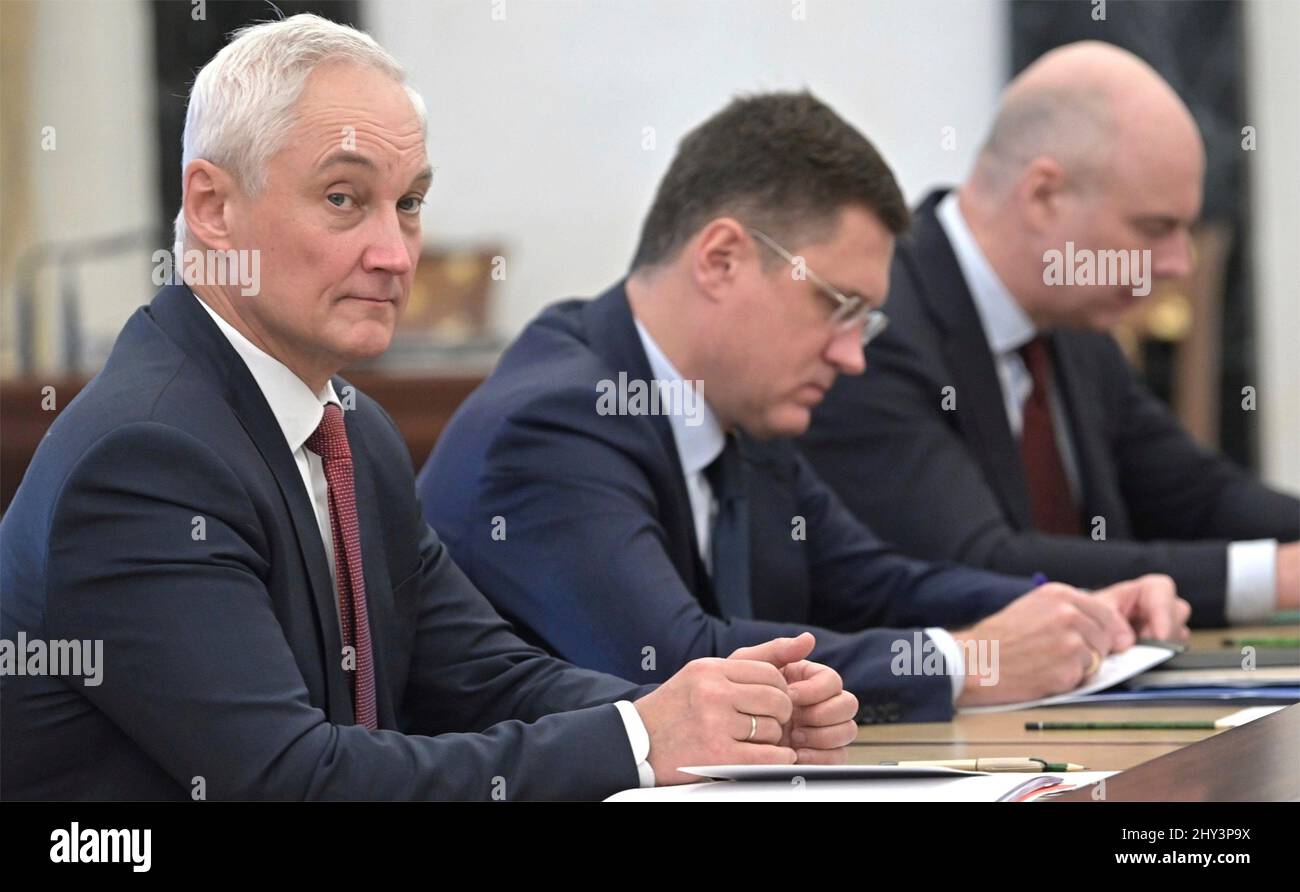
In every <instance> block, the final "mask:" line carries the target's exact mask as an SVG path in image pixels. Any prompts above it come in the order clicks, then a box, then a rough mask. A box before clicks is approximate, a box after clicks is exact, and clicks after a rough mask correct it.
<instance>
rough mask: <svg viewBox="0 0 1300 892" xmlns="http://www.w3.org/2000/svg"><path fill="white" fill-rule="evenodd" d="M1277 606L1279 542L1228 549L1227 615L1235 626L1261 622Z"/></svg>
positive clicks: (1264, 541) (1254, 542) (1255, 542)
mask: <svg viewBox="0 0 1300 892" xmlns="http://www.w3.org/2000/svg"><path fill="white" fill-rule="evenodd" d="M1276 605H1277V540H1276V539H1255V540H1252V541H1250V542H1233V543H1231V544H1230V545H1229V546H1228V596H1227V599H1226V601H1225V602H1224V614H1225V615H1226V616H1227V617H1228V622H1230V623H1232V624H1233V625H1237V626H1239V625H1244V624H1246V623H1254V622H1259V621H1260V620H1262V619H1264V618H1265V617H1267V616H1268V615H1269V614H1270V613H1272V612H1273V610H1274V608H1275V607H1276Z"/></svg>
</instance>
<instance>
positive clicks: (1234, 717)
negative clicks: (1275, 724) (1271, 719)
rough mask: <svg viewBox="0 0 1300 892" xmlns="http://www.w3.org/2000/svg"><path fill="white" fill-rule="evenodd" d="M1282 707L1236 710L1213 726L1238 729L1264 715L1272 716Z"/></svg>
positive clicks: (1252, 707)
mask: <svg viewBox="0 0 1300 892" xmlns="http://www.w3.org/2000/svg"><path fill="white" fill-rule="evenodd" d="M1283 708H1285V707H1282V706H1249V707H1247V708H1245V709H1238V710H1237V711H1236V712H1231V713H1228V714H1227V715H1225V716H1224V717H1223V718H1221V719H1219V720H1218V721H1217V722H1215V723H1214V724H1215V725H1217V726H1218V727H1220V728H1239V727H1241V726H1242V725H1244V724H1246V723H1247V722H1253V721H1255V719H1262V718H1263V717H1264V716H1266V715H1272V714H1273V713H1275V712H1277V711H1278V710H1279V709H1283Z"/></svg>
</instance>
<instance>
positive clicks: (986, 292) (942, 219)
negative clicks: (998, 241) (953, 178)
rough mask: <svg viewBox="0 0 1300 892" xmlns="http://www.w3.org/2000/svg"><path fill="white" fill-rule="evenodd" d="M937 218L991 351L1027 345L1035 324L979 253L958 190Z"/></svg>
mask: <svg viewBox="0 0 1300 892" xmlns="http://www.w3.org/2000/svg"><path fill="white" fill-rule="evenodd" d="M935 215H936V216H937V217H938V218H939V225H940V226H942V227H943V231H944V233H945V234H946V235H947V236H948V241H949V243H951V244H952V250H953V253H954V254H956V255H957V265H958V266H960V267H961V272H962V276H963V277H965V279H966V284H967V286H969V287H970V293H971V297H972V298H973V299H974V301H975V310H976V312H977V313H978V314H979V317H980V324H981V325H983V327H984V337H985V339H986V340H988V342H989V348H990V349H991V350H992V351H993V352H994V353H996V354H998V355H1001V354H1003V353H1010V352H1011V351H1013V350H1019V349H1020V348H1021V347H1023V346H1024V345H1025V344H1028V343H1029V342H1030V341H1032V340H1033V339H1034V336H1035V335H1037V334H1038V332H1037V331H1036V330H1035V329H1034V323H1033V322H1032V321H1031V320H1030V318H1029V316H1028V315H1026V313H1025V311H1024V310H1023V309H1021V308H1020V304H1018V303H1016V299H1015V298H1014V297H1012V296H1011V292H1010V291H1008V290H1007V286H1006V285H1004V284H1002V280H1001V279H1000V278H998V274H997V273H996V272H995V271H994V270H993V265H992V264H990V263H989V261H988V258H987V257H985V256H984V252H983V251H981V250H980V246H979V244H978V243H977V242H976V241H975V236H974V235H972V234H971V231H970V227H968V226H967V225H966V219H965V218H964V217H963V216H962V214H961V207H960V206H959V205H958V204H957V191H956V190H955V189H954V190H953V191H952V192H949V193H948V194H947V195H946V196H944V198H943V200H942V201H940V202H939V206H938V208H936V209H935Z"/></svg>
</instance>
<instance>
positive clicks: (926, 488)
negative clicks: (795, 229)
mask: <svg viewBox="0 0 1300 892" xmlns="http://www.w3.org/2000/svg"><path fill="white" fill-rule="evenodd" d="M944 194H945V193H943V192H935V193H933V194H932V195H930V196H929V197H928V198H927V199H926V201H925V202H924V203H923V204H922V205H921V207H920V208H919V209H918V210H917V212H916V216H915V219H914V222H913V228H912V231H911V233H909V235H908V237H906V238H904V239H901V240H900V241H899V244H898V250H897V251H896V253H895V255H894V266H893V271H892V273H891V275H890V294H889V300H888V303H887V304H886V312H888V313H889V316H890V319H891V325H890V326H889V328H888V330H886V332H885V334H884V335H883V336H882V337H881V338H880V339H879V340H877V341H873V342H872V344H871V348H870V351H869V358H870V361H871V367H870V368H869V369H868V370H867V373H866V374H865V375H862V376H860V377H858V378H853V379H842V380H840V381H838V382H837V383H836V385H835V386H834V387H833V388H831V391H830V393H829V394H828V395H827V397H826V401H825V402H824V403H823V404H822V405H821V406H819V407H818V409H817V411H816V412H814V413H813V424H812V428H811V429H810V430H809V432H808V433H807V434H806V435H805V436H804V437H803V438H802V439H801V440H800V445H801V446H802V447H803V449H804V451H805V453H806V454H807V455H808V458H809V460H810V461H811V462H812V464H813V467H815V468H816V469H817V473H819V474H820V475H821V476H822V478H823V479H824V480H826V482H827V483H828V484H830V485H831V486H832V487H833V488H834V489H835V491H836V493H837V494H839V496H840V498H842V499H843V500H844V502H845V504H846V505H848V506H849V508H851V509H852V510H853V512H854V513H855V514H856V515H857V516H858V517H859V518H860V519H861V520H862V521H863V522H864V523H869V524H871V525H872V527H873V528H875V529H877V530H879V531H880V534H881V535H882V536H886V537H888V538H889V539H890V540H892V541H894V542H897V543H898V544H899V546H900V547H902V548H904V549H906V550H907V551H908V553H910V554H915V555H917V556H920V557H927V558H933V559H950V560H957V561H963V562H965V563H969V564H973V565H975V566H978V567H987V568H989V569H992V570H998V571H1000V572H1003V573H1034V572H1038V571H1041V572H1043V573H1046V574H1048V575H1049V576H1050V577H1051V578H1053V579H1058V580H1060V581H1062V582H1068V583H1072V584H1074V585H1082V586H1089V587H1094V588H1096V587H1101V586H1105V585H1109V584H1111V583H1114V582H1119V581H1121V580H1124V579H1131V578H1133V577H1135V576H1140V575H1142V574H1143V573H1152V572H1160V573H1168V574H1169V575H1170V576H1172V577H1173V578H1174V580H1175V582H1177V583H1178V591H1179V594H1180V595H1182V597H1184V598H1186V599H1187V600H1188V601H1189V602H1190V603H1191V605H1192V622H1193V623H1194V624H1196V625H1201V626H1218V625H1222V624H1223V622H1224V589H1225V583H1226V579H1227V547H1226V546H1227V542H1228V541H1229V540H1231V539H1255V538H1277V539H1280V540H1282V541H1291V540H1294V539H1296V538H1297V537H1300V502H1297V501H1296V499H1295V498H1294V497H1292V496H1289V495H1285V494H1283V493H1280V492H1277V491H1275V490H1270V489H1269V488H1268V487H1266V486H1263V485H1262V484H1260V483H1259V481H1257V480H1255V479H1253V478H1251V476H1250V475H1248V474H1246V473H1245V472H1243V471H1242V470H1241V469H1239V468H1237V467H1234V466H1233V465H1232V464H1231V463H1230V462H1228V461H1227V460H1226V459H1224V458H1223V457H1222V456H1219V455H1215V454H1214V453H1212V452H1209V451H1208V450H1206V449H1204V448H1202V447H1201V446H1199V445H1198V444H1197V443H1195V442H1194V441H1193V440H1192V438H1191V437H1189V436H1188V435H1187V433H1186V432H1185V431H1184V430H1183V429H1182V428H1181V427H1180V426H1179V424H1178V422H1177V420H1176V419H1175V418H1174V417H1173V416H1172V415H1171V414H1170V412H1169V410H1168V408H1167V407H1166V406H1165V405H1164V404H1163V403H1161V402H1160V400H1158V399H1156V397H1155V396H1153V395H1152V394H1151V393H1150V391H1148V390H1147V389H1146V388H1145V387H1143V386H1142V384H1141V382H1140V381H1138V379H1137V377H1136V376H1135V375H1134V374H1133V371H1132V369H1131V368H1130V367H1129V364H1128V363H1127V362H1126V361H1125V359H1124V356H1123V354H1122V353H1121V352H1120V349H1119V346H1118V345H1117V344H1116V343H1115V341H1114V339H1113V338H1111V337H1110V336H1109V335H1107V334H1102V333H1099V332H1087V331H1066V330H1061V331H1057V332H1054V333H1053V334H1052V335H1051V336H1050V343H1051V347H1052V352H1053V355H1054V359H1055V363H1054V368H1055V376H1056V380H1057V385H1058V387H1059V389H1060V391H1061V396H1062V402H1063V403H1064V411H1065V414H1066V419H1065V420H1066V424H1067V427H1068V429H1069V431H1070V434H1071V442H1072V444H1073V446H1074V451H1075V453H1076V455H1077V457H1078V464H1079V476H1080V478H1081V479H1080V483H1081V487H1082V498H1081V504H1080V508H1081V510H1082V514H1083V519H1084V521H1085V524H1086V526H1085V529H1088V530H1089V532H1091V529H1092V528H1093V521H1092V519H1093V518H1094V517H1101V518H1104V519H1105V523H1106V527H1105V539H1097V540H1094V539H1093V538H1092V536H1091V535H1088V536H1081V537H1069V536H1048V535H1043V534H1041V533H1037V532H1035V531H1034V529H1033V521H1032V518H1031V515H1030V507H1029V506H1030V502H1029V490H1028V488H1027V486H1026V484H1025V473H1024V468H1023V465H1022V464H1021V460H1020V448H1019V445H1018V444H1017V442H1016V439H1015V438H1014V437H1013V436H1012V434H1011V428H1010V425H1009V424H1008V423H1007V413H1006V409H1005V408H1004V404H1003V400H1002V390H1001V386H1000V385H999V383H998V377H997V371H996V369H995V367H994V360H993V355H992V353H991V352H990V350H989V346H988V342H987V340H986V339H985V337H984V329H983V327H982V326H981V325H980V320H979V316H978V315H977V313H976V310H975V302H974V298H972V297H971V293H970V289H969V287H968V286H967V284H966V280H965V278H964V277H963V276H962V272H961V267H960V266H958V264H957V258H956V255H955V254H954V253H953V250H952V246H951V245H950V244H949V243H948V238H947V236H946V235H945V234H944V231H943V228H942V226H940V224H939V220H938V218H937V217H936V215H935V208H936V206H937V205H938V203H939V201H940V200H941V199H942V198H943V195H944ZM949 386H952V387H955V396H956V407H955V410H954V411H948V410H947V409H945V407H944V394H945V391H944V388H945V387H949ZM1096 529H1098V530H1100V527H1099V526H1098V527H1096Z"/></svg>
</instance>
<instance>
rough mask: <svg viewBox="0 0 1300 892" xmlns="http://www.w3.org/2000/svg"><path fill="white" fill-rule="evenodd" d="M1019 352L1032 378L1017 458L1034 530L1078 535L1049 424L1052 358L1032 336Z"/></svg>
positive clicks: (1076, 518) (1076, 517) (1043, 343)
mask: <svg viewBox="0 0 1300 892" xmlns="http://www.w3.org/2000/svg"><path fill="white" fill-rule="evenodd" d="M1020 355H1021V357H1022V358H1023V359H1024V361H1025V367H1026V368H1028V369H1029V376H1030V377H1031V378H1033V381H1034V389H1033V391H1032V392H1031V393H1030V394H1029V398H1028V399H1026V400H1025V405H1024V426H1023V428H1022V429H1021V433H1020V457H1021V460H1022V461H1023V462H1024V466H1025V482H1026V483H1027V484H1028V485H1029V501H1030V505H1031V507H1032V509H1033V517H1034V529H1036V530H1038V531H1039V532H1042V533H1053V534H1056V535H1062V536H1066V535H1078V534H1079V533H1080V532H1082V529H1081V526H1080V524H1079V509H1078V506H1076V505H1075V504H1074V497H1073V496H1072V495H1071V494H1070V482H1069V479H1068V478H1067V477H1066V476H1065V464H1064V462H1062V461H1061V453H1060V451H1059V450H1058V449H1057V444H1056V430H1055V428H1054V427H1053V425H1052V404H1051V400H1050V399H1049V397H1048V395H1049V394H1050V393H1051V387H1052V358H1051V356H1050V355H1049V353H1048V350H1047V342H1046V341H1045V340H1044V339H1043V338H1042V337H1037V338H1034V339H1033V340H1032V341H1030V342H1029V343H1028V344H1026V345H1025V346H1023V347H1021V348H1020Z"/></svg>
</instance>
